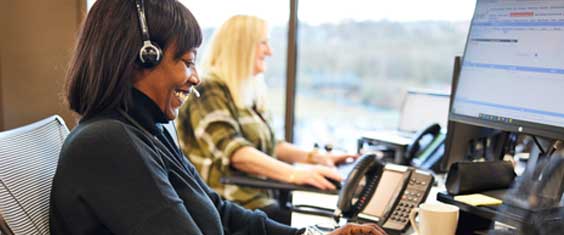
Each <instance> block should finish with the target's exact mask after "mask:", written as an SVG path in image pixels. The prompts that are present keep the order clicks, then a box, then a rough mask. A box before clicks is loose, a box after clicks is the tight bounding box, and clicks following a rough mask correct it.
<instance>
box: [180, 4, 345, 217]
mask: <svg viewBox="0 0 564 235" xmlns="http://www.w3.org/2000/svg"><path fill="white" fill-rule="evenodd" d="M267 31H268V28H267V24H266V22H265V21H264V20H262V19H260V18H257V17H254V16H245V15H238V16H233V17H231V18H230V19H229V20H227V21H226V22H225V23H224V24H223V25H222V26H221V27H220V28H219V29H218V30H217V32H216V33H215V35H214V37H213V40H212V42H211V46H210V49H209V51H208V54H207V55H206V57H205V60H204V65H203V69H204V72H205V74H204V76H203V79H202V84H201V85H200V86H199V89H198V90H199V91H200V93H201V97H200V98H199V99H198V100H197V102H192V101H190V102H187V103H186V105H185V106H183V107H182V108H181V110H180V113H179V120H177V121H178V129H179V134H180V140H181V146H182V149H183V151H184V154H185V155H186V156H188V157H189V158H190V160H191V161H192V162H193V163H194V165H196V168H197V169H198V171H199V172H200V174H201V176H202V177H203V178H204V179H205V180H206V182H207V183H208V184H209V185H210V186H211V187H212V188H213V189H215V190H216V191H217V192H219V193H220V194H221V195H222V196H223V197H224V198H226V199H228V200H232V201H236V202H238V203H239V204H241V205H243V206H244V207H246V208H250V209H257V208H260V209H262V210H263V211H265V212H266V213H267V214H268V215H269V216H270V217H271V218H273V219H275V220H278V221H280V222H283V223H286V224H288V223H289V222H290V213H289V211H286V210H284V209H282V208H281V207H280V206H279V205H277V204H276V201H275V200H273V199H272V197H271V196H270V195H269V193H268V192H267V191H264V190H257V189H253V188H245V187H237V186H230V185H223V184H221V183H220V182H219V180H220V178H221V177H222V176H225V175H232V174H241V173H243V174H247V175H254V176H259V177H267V178H271V179H275V180H279V181H283V182H288V183H294V184H299V185H312V186H315V187H317V188H320V189H335V186H334V185H333V184H332V183H330V182H329V180H328V179H333V180H336V181H341V180H342V178H341V177H340V176H339V174H338V173H337V172H336V171H335V169H334V168H333V167H328V166H334V165H335V164H338V163H340V162H342V161H344V160H346V159H347V158H349V157H355V156H353V155H347V154H340V155H337V154H324V153H319V152H316V151H307V150H302V149H300V148H297V147H296V146H294V145H292V144H290V143H287V142H284V141H277V140H275V137H274V136H275V135H274V133H273V130H272V128H271V126H270V123H269V121H268V119H267V118H266V117H267V114H266V113H267V107H266V106H265V102H264V98H265V97H264V95H265V93H266V92H265V90H264V88H265V86H264V81H263V80H262V77H261V76H260V75H261V74H262V73H263V72H264V70H265V69H266V65H265V61H264V60H265V59H266V58H267V57H269V56H271V55H272V49H271V47H270V45H269V42H268V33H267ZM191 99H192V98H191ZM292 163H309V164H310V165H306V167H304V166H303V164H300V165H301V166H300V167H296V166H294V165H292Z"/></svg>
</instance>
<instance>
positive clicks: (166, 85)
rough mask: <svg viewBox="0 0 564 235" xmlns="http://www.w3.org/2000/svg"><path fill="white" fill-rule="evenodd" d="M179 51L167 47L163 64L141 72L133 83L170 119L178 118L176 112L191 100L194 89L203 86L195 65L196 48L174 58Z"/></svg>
mask: <svg viewBox="0 0 564 235" xmlns="http://www.w3.org/2000/svg"><path fill="white" fill-rule="evenodd" d="M175 51H176V48H175V46H174V45H171V46H170V47H169V48H167V49H166V50H165V51H164V57H163V60H162V61H161V63H160V64H158V65H157V66H156V67H154V68H153V69H146V70H143V71H142V72H140V74H139V76H138V77H137V79H136V81H135V82H134V84H133V85H134V86H135V87H136V88H137V89H138V90H140V91H142V92H143V93H144V94H145V95H147V96H149V98H151V99H152V100H153V102H155V103H156V104H157V105H158V106H159V107H160V108H161V111H162V112H163V113H164V114H165V115H166V117H167V118H168V119H169V120H174V119H175V118H176V114H177V112H176V110H177V109H178V108H180V106H182V104H183V103H184V101H185V100H186V98H187V97H188V95H189V93H190V88H191V87H192V86H195V85H198V83H200V79H199V77H198V73H197V71H196V67H195V66H194V63H195V61H196V54H197V51H196V49H192V50H190V51H188V52H186V53H184V54H183V55H182V56H181V57H180V58H179V59H177V58H175V57H174V54H175Z"/></svg>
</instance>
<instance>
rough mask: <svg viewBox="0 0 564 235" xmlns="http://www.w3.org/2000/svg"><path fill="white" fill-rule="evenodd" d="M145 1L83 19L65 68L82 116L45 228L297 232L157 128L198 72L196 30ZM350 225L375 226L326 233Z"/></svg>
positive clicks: (105, 0)
mask: <svg viewBox="0 0 564 235" xmlns="http://www.w3.org/2000/svg"><path fill="white" fill-rule="evenodd" d="M145 3H146V4H145ZM145 3H143V0H137V1H134V0H98V1H96V3H95V4H94V6H93V7H92V9H91V10H90V12H89V14H88V16H87V18H86V21H85V23H84V25H83V26H82V30H81V33H80V36H79V39H78V44H77V47H76V51H75V54H74V57H73V60H72V61H71V64H70V68H69V72H68V78H67V101H68V102H69V105H70V108H71V109H72V110H73V111H75V112H76V113H78V114H79V115H80V121H79V124H78V126H77V127H76V128H75V129H73V130H72V132H71V133H70V134H69V136H68V137H67V139H66V140H65V144H64V145H63V148H62V149H61V154H60V160H59V164H58V167H57V172H56V174H55V177H54V180H53V188H52V191H51V193H52V195H51V203H50V206H51V211H50V214H51V215H50V227H51V234H58V235H60V234H62V235H65V234H86V235H89V234H97V235H100V234H101V235H103V234H208V235H211V234H300V232H303V230H297V229H295V228H291V227H288V226H285V225H282V224H279V223H276V222H274V221H272V220H269V219H268V218H267V217H266V216H265V215H264V214H263V213H261V212H253V211H249V210H246V209H243V208H241V207H239V206H237V205H235V204H233V203H230V202H228V201H223V200H222V199H221V197H220V196H219V195H218V194H216V193H215V192H213V191H212V190H211V189H210V188H208V187H207V186H206V184H205V183H204V182H203V181H202V180H201V179H200V177H199V176H198V174H197V173H196V170H195V169H194V167H193V166H192V165H191V164H190V163H189V162H187V161H186V159H185V157H184V156H183V155H182V153H181V152H180V150H179V149H178V148H177V147H176V146H175V145H174V142H173V140H172V138H171V136H170V134H169V133H168V132H167V131H166V130H165V129H163V128H162V125H161V124H163V123H166V122H168V121H169V120H172V119H174V118H175V117H176V109H177V108H178V107H179V106H180V105H181V104H182V103H183V102H184V100H186V97H185V96H187V95H189V91H190V88H191V87H192V86H194V85H196V84H197V83H198V82H199V79H198V76H197V74H196V70H195V68H194V66H193V65H194V63H193V62H194V60H195V57H196V49H197V48H198V46H199V45H200V43H201V40H202V35H201V31H200V28H199V26H198V23H197V22H196V20H195V19H194V17H193V16H192V14H191V13H190V11H189V10H188V9H186V8H185V7H184V6H183V5H182V4H181V3H179V2H178V1H176V0H147V1H145ZM149 29H150V31H149ZM159 47H160V48H159ZM161 48H162V50H161ZM355 230H356V231H358V230H365V231H367V232H369V234H380V230H379V228H378V227H377V226H375V225H347V226H345V227H343V228H340V229H337V230H335V231H333V232H332V233H333V234H341V233H342V234H353V232H354V231H355Z"/></svg>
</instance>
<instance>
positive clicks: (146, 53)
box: [135, 0, 163, 68]
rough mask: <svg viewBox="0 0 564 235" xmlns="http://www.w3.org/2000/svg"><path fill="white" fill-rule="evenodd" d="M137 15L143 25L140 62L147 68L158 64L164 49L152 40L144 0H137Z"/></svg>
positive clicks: (140, 24)
mask: <svg viewBox="0 0 564 235" xmlns="http://www.w3.org/2000/svg"><path fill="white" fill-rule="evenodd" d="M135 5H136V6H137V16H138V18H139V26H140V27H141V37H142V39H143V46H142V47H141V49H140V50H139V63H140V64H141V65H142V66H143V67H145V68H151V67H154V66H156V65H158V64H159V63H160V62H161V60H162V57H163V51H162V50H161V48H160V47H159V45H157V44H156V43H153V42H151V36H150V34H149V25H148V24H147V18H146V17H145V3H144V1H143V0H136V1H135Z"/></svg>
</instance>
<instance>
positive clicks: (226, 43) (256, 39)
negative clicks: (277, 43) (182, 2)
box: [202, 15, 267, 107]
mask: <svg viewBox="0 0 564 235" xmlns="http://www.w3.org/2000/svg"><path fill="white" fill-rule="evenodd" d="M266 36H267V24H266V21H265V20H263V19H261V18H258V17H256V16H248V15H236V16H232V17H231V18H229V19H228V20H227V21H226V22H225V23H223V25H222V26H221V27H220V28H219V29H218V30H217V31H216V32H215V33H214V36H213V38H212V41H211V44H210V47H209V49H208V53H207V55H206V57H205V58H204V62H203V65H202V66H203V69H204V73H206V74H210V75H212V77H215V78H218V79H220V80H222V81H224V82H225V83H226V84H227V87H228V88H229V91H230V92H231V95H232V96H233V99H234V100H235V103H236V105H237V106H239V107H243V106H245V105H244V101H243V100H242V98H241V94H240V93H241V86H242V83H243V81H245V80H246V79H250V78H251V77H253V69H254V66H255V59H256V58H255V54H256V49H257V45H258V44H259V43H260V42H261V41H262V40H264V39H265V38H266ZM213 75H216V76H213ZM206 77H209V76H206Z"/></svg>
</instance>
